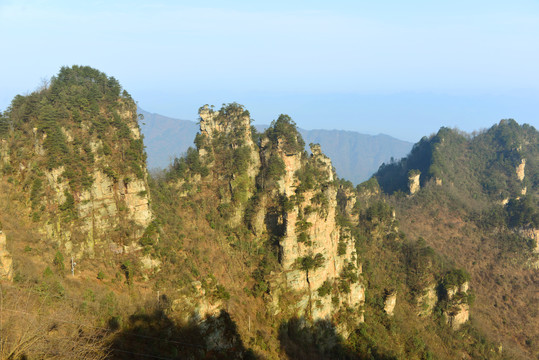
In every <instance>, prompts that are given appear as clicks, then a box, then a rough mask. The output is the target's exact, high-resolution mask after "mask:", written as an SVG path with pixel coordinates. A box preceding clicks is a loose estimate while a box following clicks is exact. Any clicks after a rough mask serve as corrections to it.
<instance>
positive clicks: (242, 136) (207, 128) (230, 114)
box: [198, 104, 260, 178]
mask: <svg viewBox="0 0 539 360" xmlns="http://www.w3.org/2000/svg"><path fill="white" fill-rule="evenodd" d="M198 115H199V117H200V134H201V135H202V136H203V137H204V138H206V139H207V140H208V141H209V143H210V144H211V142H212V140H214V139H215V138H217V137H218V136H222V135H230V136H232V137H234V144H233V145H232V146H233V147H239V146H248V147H249V149H250V150H251V151H250V154H249V155H250V160H251V162H250V164H249V170H248V171H247V172H248V173H249V176H250V177H252V178H254V177H255V176H256V174H257V173H258V168H259V166H260V157H259V155H258V147H257V146H256V145H255V143H254V142H253V139H252V137H251V118H250V116H249V112H248V111H246V110H244V109H243V107H242V106H240V105H237V104H231V105H230V106H229V107H228V108H226V109H223V110H222V111H214V110H213V109H212V108H210V107H209V106H208V105H204V106H203V107H201V108H200V109H199V112H198ZM199 151H200V155H201V156H204V155H205V154H206V149H205V148H202V149H199Z"/></svg>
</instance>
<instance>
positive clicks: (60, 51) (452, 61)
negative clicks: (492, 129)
mask: <svg viewBox="0 0 539 360" xmlns="http://www.w3.org/2000/svg"><path fill="white" fill-rule="evenodd" d="M0 34H2V50H1V54H2V55H1V56H0V110H2V109H5V108H6V107H7V106H8V105H9V103H10V101H11V99H12V98H13V96H15V95H16V94H19V93H20V94H24V93H27V92H31V91H33V90H34V89H36V88H37V87H38V86H39V84H40V82H41V80H42V79H44V78H50V77H51V76H53V75H55V74H56V73H57V72H58V70H59V68H60V67H61V66H63V65H73V64H79V65H90V66H92V67H95V68H98V69H99V70H101V71H104V72H105V73H107V74H108V75H110V76H114V77H116V78H117V79H118V80H119V81H120V82H121V84H122V85H123V87H124V88H125V89H126V90H127V91H128V92H130V93H131V94H132V95H133V97H134V98H135V100H137V101H138V103H139V105H140V106H141V107H142V108H144V109H145V110H147V111H150V112H156V113H160V114H162V115H167V116H171V117H179V118H183V119H191V120H196V118H197V109H198V108H199V107H200V106H201V105H203V104H205V103H209V104H215V105H217V106H219V105H221V104H222V103H227V102H232V101H236V102H239V103H241V104H244V105H245V106H246V107H247V108H248V109H249V110H250V112H251V115H252V117H253V118H254V119H256V122H257V123H269V122H270V121H271V120H272V119H275V118H276V117H277V116H278V115H279V114H280V113H287V114H289V115H290V116H292V118H293V119H294V120H295V121H296V122H297V123H298V125H300V126H301V127H303V128H306V129H313V128H325V129H334V128H337V129H349V130H356V131H359V132H363V133H370V134H377V133H386V134H389V135H392V136H395V137H398V138H401V139H404V140H409V141H417V140H418V139H419V138H421V136H423V135H428V134H430V133H432V132H435V131H437V129H438V128H439V127H441V126H450V127H453V126H456V127H459V128H460V129H463V130H466V131H471V130H474V129H481V128H485V127H489V126H491V125H492V124H494V123H496V122H498V121H499V120H500V119H502V118H509V117H511V118H514V119H515V120H517V121H518V122H519V123H529V124H532V125H534V126H535V127H539V2H538V1H536V0H533V1H531V0H530V1H521V0H513V1H506V0H504V1H496V0H489V1H482V0H480V1H474V0H467V1H460V0H454V1H443V2H442V1H432V0H429V1H418V0H410V1H383V0H382V1H376V2H375V1H357V0H356V1H343V0H341V1H339V0H334V1H331V2H330V1H327V0H325V1H313V0H309V1H293V0H288V1H279V0H272V1H267V2H258V1H256V2H255V1H232V0H227V1H164V0H152V1H113V0H108V1H90V0H88V1H84V2H78V1H76V2H75V1H53V0H49V1H37V0H35V1H25V0H17V1H10V0H0Z"/></svg>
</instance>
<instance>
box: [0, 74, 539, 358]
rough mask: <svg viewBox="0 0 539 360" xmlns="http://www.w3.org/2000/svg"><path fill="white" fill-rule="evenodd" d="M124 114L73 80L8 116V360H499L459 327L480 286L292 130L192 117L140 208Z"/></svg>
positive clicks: (468, 327)
mask: <svg viewBox="0 0 539 360" xmlns="http://www.w3.org/2000/svg"><path fill="white" fill-rule="evenodd" d="M133 109H134V103H133V101H132V100H131V99H130V97H129V95H128V94H127V93H126V92H123V93H122V92H121V89H120V88H119V85H118V83H117V81H115V80H114V79H113V78H109V77H107V76H106V75H104V74H102V73H100V72H99V71H97V70H94V69H91V68H87V67H77V66H75V67H72V68H63V69H62V70H61V71H60V73H59V75H58V76H57V77H55V78H53V79H52V81H51V85H50V86H49V87H45V88H42V89H40V90H39V91H37V92H35V93H32V94H30V95H28V96H26V97H17V98H15V100H14V102H13V104H12V106H11V108H10V109H8V110H7V111H6V112H5V114H2V116H1V119H0V120H1V121H0V134H1V136H2V139H3V142H2V146H1V149H0V150H1V151H0V154H1V156H2V158H1V160H2V164H3V165H2V178H1V182H0V186H1V187H0V189H2V191H0V221H1V223H2V225H3V228H2V234H1V235H6V237H5V241H4V237H3V236H0V262H1V264H0V266H1V267H0V271H1V274H2V278H0V297H1V298H0V301H1V303H2V309H0V311H2V316H0V328H1V329H2V336H1V337H0V345H1V346H0V356H1V357H3V358H14V359H22V358H46V357H54V358H94V359H103V358H109V359H133V358H135V359H137V358H140V359H143V358H149V357H153V358H192V359H197V358H201V359H202V358H223V359H228V358H240V359H242V358H243V359H256V358H270V359H277V358H281V359H290V358H293V359H296V358H308V359H373V358H374V359H398V358H406V359H429V358H438V359H454V358H455V356H457V357H459V358H477V359H487V358H488V359H501V358H504V357H505V358H510V357H509V356H507V354H509V355H511V353H507V352H506V351H505V350H502V349H499V348H498V347H497V346H496V344H494V343H493V342H492V341H491V340H490V338H489V337H485V336H484V334H483V332H481V331H479V330H478V329H480V328H481V326H482V325H483V324H488V323H485V322H484V321H482V322H481V323H479V324H474V321H472V322H470V321H469V320H470V314H471V315H472V320H473V316H475V314H482V313H481V309H482V308H481V307H479V309H480V310H479V312H476V308H475V307H474V305H473V298H474V291H475V289H482V287H481V286H482V285H481V284H478V283H477V282H474V281H476V280H475V278H474V277H473V276H472V277H470V276H469V275H468V273H467V272H466V270H464V269H459V268H458V267H456V266H455V264H454V262H453V261H452V260H451V258H449V257H447V256H443V255H440V254H439V253H437V252H436V251H434V250H433V248H431V247H429V246H427V243H426V241H425V240H424V239H422V238H421V237H416V235H415V234H416V233H417V231H416V230H417V229H413V228H410V232H409V233H408V235H407V233H406V232H404V231H403V228H404V227H405V226H406V225H407V224H408V223H407V222H406V221H407V220H406V219H408V214H402V213H401V210H400V209H401V204H399V203H397V202H396V200H394V199H391V198H388V197H386V196H385V195H384V194H383V193H382V192H381V189H380V187H379V185H378V184H377V182H376V180H375V179H372V180H370V181H369V182H367V183H364V184H362V185H360V186H358V187H357V188H354V187H353V186H352V184H351V183H350V182H347V181H343V180H339V179H338V178H337V177H336V174H335V171H334V169H333V166H332V163H331V161H330V159H329V158H328V157H327V156H326V155H324V154H323V153H322V148H321V147H320V146H319V145H316V144H312V145H311V146H310V150H311V153H310V154H309V153H308V152H307V151H305V143H304V140H303V138H302V136H301V134H300V133H299V132H298V129H297V128H296V126H295V123H294V122H293V121H292V119H291V118H290V117H289V116H287V115H280V116H279V117H278V118H277V120H275V121H274V122H273V123H272V124H271V125H270V126H269V127H268V129H266V130H265V131H264V133H262V134H261V133H258V132H257V131H256V129H254V128H253V127H252V126H251V120H250V114H249V112H248V111H247V110H246V109H244V108H243V107H242V106H241V105H238V104H235V103H232V104H228V105H225V106H223V107H222V108H221V109H219V110H214V109H213V107H210V106H207V105H206V106H203V107H201V108H200V109H199V114H200V122H199V125H200V128H199V133H198V134H197V135H196V137H195V145H196V149H194V148H190V149H188V150H187V151H186V154H185V156H184V157H182V158H177V159H175V160H174V161H173V163H172V166H171V167H170V168H169V169H168V170H167V171H165V172H163V173H160V174H159V176H158V177H156V178H153V179H152V178H149V179H148V183H149V186H150V189H151V193H152V198H151V202H150V201H149V200H150V198H149V191H148V188H147V187H146V179H147V175H146V172H145V169H144V152H143V143H142V139H141V138H140V137H139V136H138V132H137V125H136V114H135V112H133V111H132V110H133ZM34 129H35V130H34ZM520 173H522V171H520V170H519V174H520ZM525 173H526V170H525ZM525 176H526V175H525ZM135 185H136V186H135ZM438 188H439V187H436V189H438ZM423 189H425V188H423ZM423 189H421V190H419V191H418V192H417V194H416V196H414V197H412V198H411V199H419V197H420V196H422V194H423V193H425V191H424V190H423ZM61 196H63V197H61ZM391 202H395V205H396V206H397V208H396V209H395V208H394V207H393V206H392V205H391ZM148 205H150V206H151V211H150V210H149V208H148ZM395 210H397V211H395ZM508 214H513V212H510V213H508ZM512 216H513V215H512ZM402 218H404V219H405V222H406V223H405V225H403V224H399V220H400V219H402ZM513 218H514V216H513V217H510V219H513ZM524 219H525V220H526V219H528V217H525V218H524ZM526 221H527V220H526ZM412 236H413V237H412ZM425 237H426V236H425ZM427 240H429V241H430V239H429V238H427ZM433 246H434V245H433ZM444 251H445V250H444V249H441V250H440V252H441V253H443V252H444ZM71 257H73V260H76V263H75V264H73V263H71ZM70 265H74V266H75V267H74V269H73V267H72V266H70ZM72 269H73V270H74V272H72ZM473 275H474V276H482V275H483V274H482V273H474V274H473ZM521 290H522V291H529V290H528V289H521ZM8 314H9V316H7V315H8ZM485 331H487V332H488V331H489V329H488V328H487V329H485ZM491 336H493V338H495V336H494V335H492V334H491ZM531 340H532V341H533V339H531Z"/></svg>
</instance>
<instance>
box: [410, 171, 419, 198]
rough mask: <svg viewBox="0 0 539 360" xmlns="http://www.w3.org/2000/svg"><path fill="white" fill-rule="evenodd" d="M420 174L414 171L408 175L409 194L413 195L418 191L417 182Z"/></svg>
mask: <svg viewBox="0 0 539 360" xmlns="http://www.w3.org/2000/svg"><path fill="white" fill-rule="evenodd" d="M420 176H421V174H416V173H413V174H410V175H408V190H409V191H410V195H414V194H415V193H416V192H418V191H419V189H420V187H421V186H420V184H419V178H420Z"/></svg>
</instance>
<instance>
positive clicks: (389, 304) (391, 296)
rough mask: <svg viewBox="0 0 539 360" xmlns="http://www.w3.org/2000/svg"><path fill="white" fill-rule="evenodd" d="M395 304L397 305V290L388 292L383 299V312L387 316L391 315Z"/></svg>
mask: <svg viewBox="0 0 539 360" xmlns="http://www.w3.org/2000/svg"><path fill="white" fill-rule="evenodd" d="M395 305H397V292H396V291H391V292H388V293H387V294H386V297H385V299H384V311H385V313H386V314H387V315H389V316H393V312H394V310H395Z"/></svg>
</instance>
